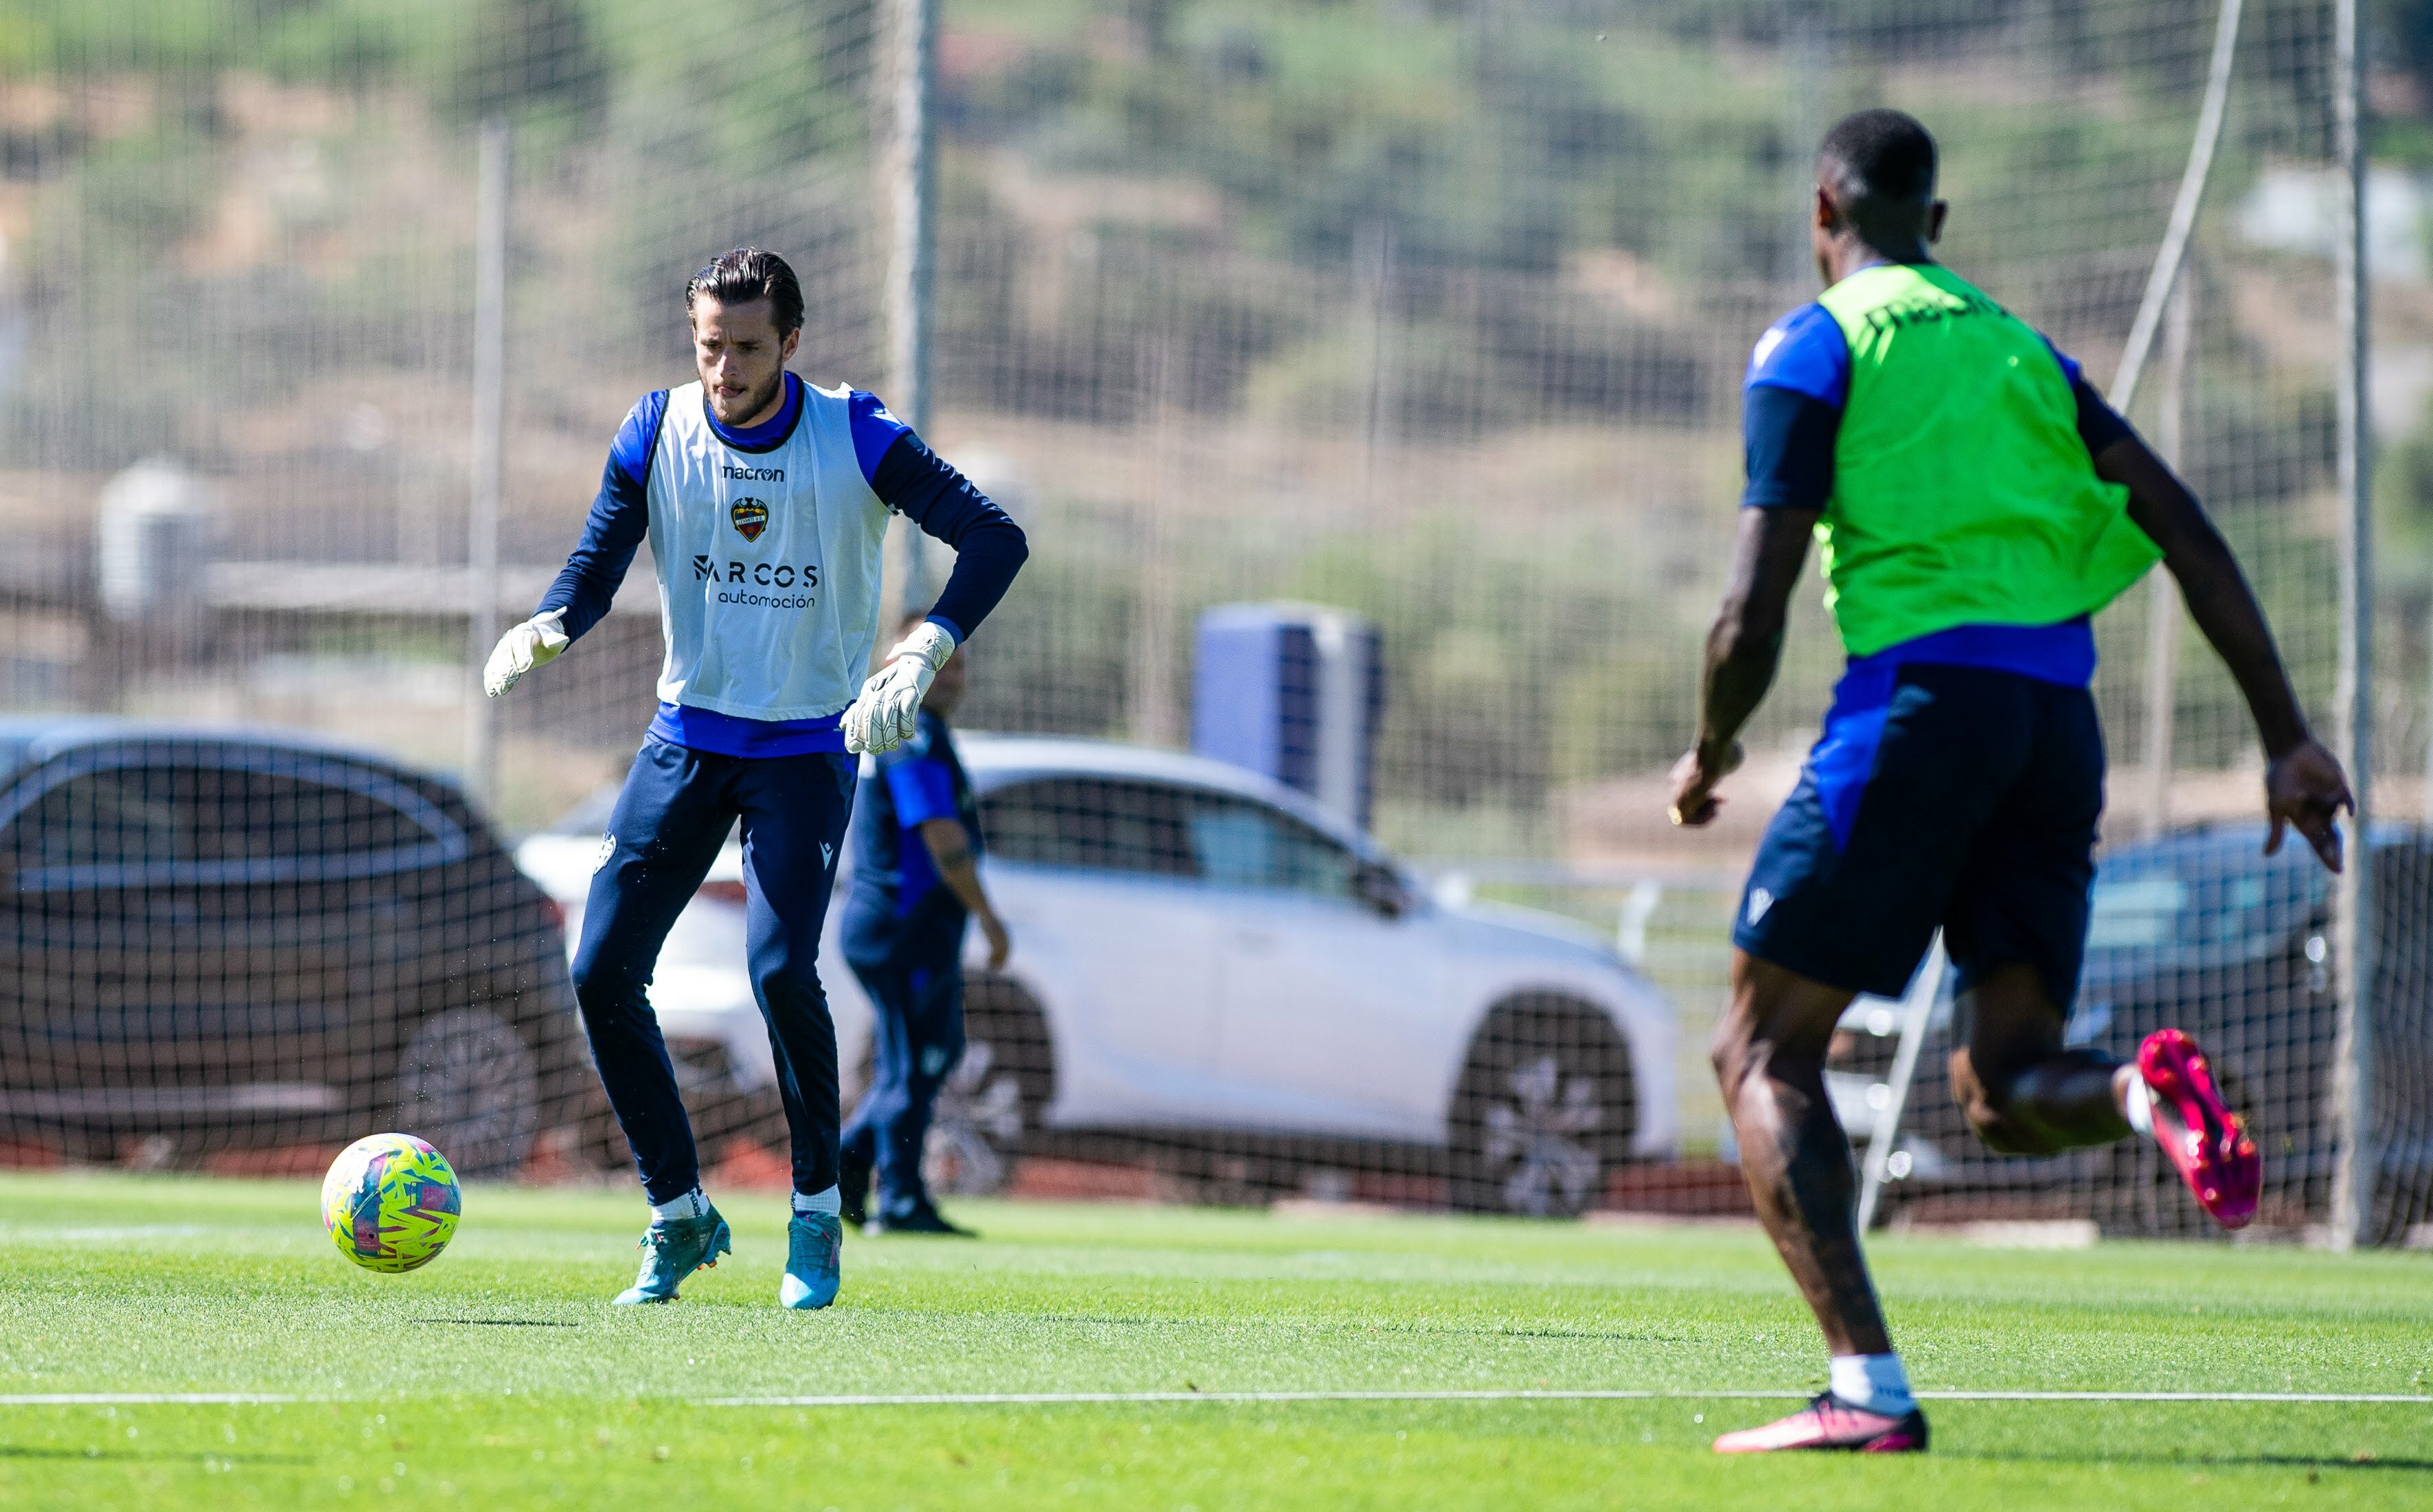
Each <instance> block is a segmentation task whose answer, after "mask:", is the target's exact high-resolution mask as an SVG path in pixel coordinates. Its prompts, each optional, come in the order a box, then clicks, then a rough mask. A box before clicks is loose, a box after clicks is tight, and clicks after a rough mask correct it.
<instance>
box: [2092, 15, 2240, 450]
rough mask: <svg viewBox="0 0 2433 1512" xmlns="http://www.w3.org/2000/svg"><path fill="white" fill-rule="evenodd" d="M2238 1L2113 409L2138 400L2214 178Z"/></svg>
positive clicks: (2222, 38)
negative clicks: (2149, 356) (2168, 299)
mask: <svg viewBox="0 0 2433 1512" xmlns="http://www.w3.org/2000/svg"><path fill="white" fill-rule="evenodd" d="M2239 12H2240V0H2222V5H2221V10H2220V13H2219V14H2218V15H2217V16H2216V17H2215V20H2214V30H2213V59H2212V61H2211V62H2210V63H2209V64H2207V66H2206V70H2205V92H2204V102H2203V104H2202V105H2200V106H2199V107H2198V108H2197V134H2196V140H2195V141H2194V142H2191V143H2190V144H2188V162H2187V166H2186V168H2185V169H2183V170H2182V171H2181V174H2180V192H2179V194H2178V195H2177V196H2176V197H2174V198H2173V199H2172V201H2171V219H2170V223H2169V225H2168V226H2167V227H2165V228H2164V230H2163V246H2162V249H2161V250H2160V251H2158V252H2157V253H2156V254H2155V256H2154V265H2153V266H2152V268H2150V269H2148V270H2147V273H2146V294H2145V297H2143V298H2141V299H2139V300H2138V301H2137V318H2136V319H2135V320H2134V321H2132V322H2130V326H2129V345H2128V347H2127V348H2126V349H2124V350H2123V351H2122V352H2121V354H2120V367H2119V369H2118V371H2117V372H2115V373H2114V374H2113V375H2112V392H2111V395H2110V398H2111V399H2112V407H2113V408H2115V409H2117V410H2120V411H2123V412H2126V411H2127V410H2128V408H2129V405H2130V403H2131V401H2132V400H2134V399H2136V397H2137V378H2138V375H2139V374H2140V373H2142V372H2143V371H2144V370H2145V366H2146V354H2147V353H2148V352H2149V351H2150V350H2152V348H2153V344H2154V331H2155V329H2156V328H2157V327H2158V326H2159V325H2161V323H2162V319H2163V301H2164V300H2165V298H2166V297H2169V294H2170V292H2171V286H2172V285H2173V284H2174V283H2176V282H2177V281H2178V280H2179V277H2180V264H2181V263H2182V262H2183V261H2184V260H2186V257H2187V254H2188V238H2189V237H2190V236H2192V235H2194V234H2195V233H2196V225H2197V205H2198V203H2199V202H2200V201H2201V200H2203V197H2204V186H2205V179H2206V178H2207V177H2208V176H2209V175H2211V174H2212V172H2213V149H2214V147H2215V145H2216V144H2219V143H2220V141H2221V122H2222V114H2223V111H2224V109H2225V107H2227V105H2228V104H2229V101H2230V65H2231V61H2232V59H2233V57H2234V56H2235V55H2236V53H2237V46H2238V17H2239Z"/></svg>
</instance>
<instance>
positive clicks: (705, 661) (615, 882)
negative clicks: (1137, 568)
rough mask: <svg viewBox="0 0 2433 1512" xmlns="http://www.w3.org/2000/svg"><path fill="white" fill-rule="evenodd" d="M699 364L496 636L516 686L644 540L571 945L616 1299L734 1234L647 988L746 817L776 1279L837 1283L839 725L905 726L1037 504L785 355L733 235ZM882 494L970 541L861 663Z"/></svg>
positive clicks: (667, 1283)
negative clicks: (785, 1155) (637, 620)
mask: <svg viewBox="0 0 2433 1512" xmlns="http://www.w3.org/2000/svg"><path fill="white" fill-rule="evenodd" d="M685 311H686V314H687V316H688V319H689V325H690V328H691V332H692V344H693V361H694V366H695V368H696V369H697V371H698V372H699V374H700V378H699V380H698V381H697V382H690V383H687V384H685V385H684V386H682V387H680V388H672V389H662V390H659V391H657V392H655V393H651V394H645V395H643V396H642V398H641V399H640V400H639V401H638V402H637V403H636V404H635V405H634V408H633V411H632V413H630V414H629V415H627V416H625V423H624V425H623V426H622V427H621V428H620V429H619V431H618V432H617V438H616V441H615V442H614V444H613V445H612V446H611V447H610V448H609V452H608V465H607V467H606V468H605V470H604V472H603V473H602V475H601V480H600V494H599V497H598V498H597V499H596V500H595V501H593V503H592V505H591V514H590V518H588V520H587V521H586V522H585V525H584V528H583V538H582V540H581V541H580V542H579V543H578V544H577V545H576V546H575V549H574V552H573V554H572V555H570V556H569V557H568V558H567V563H566V569H565V570H564V571H562V572H560V573H559V574H558V576H557V581H556V582H555V583H554V584H553V585H552V586H551V587H550V590H549V592H548V593H547V594H546V595H544V596H543V597H542V599H541V602H540V606H539V609H538V610H537V611H536V613H535V614H534V616H533V617H532V618H531V619H530V620H525V621H524V622H523V623H521V624H519V625H517V626H516V627H515V628H514V629H512V630H509V631H508V632H507V633H506V635H505V636H504V637H502V638H501V639H500V641H499V645H498V649H497V650H496V651H494V652H492V653H491V654H490V661H489V665H488V668H487V669H486V671H485V674H484V684H485V688H486V689H487V691H488V692H489V694H490V696H491V697H493V698H496V697H499V696H500V695H502V694H503V693H505V692H506V691H507V689H509V688H513V687H514V686H515V684H516V681H517V679H518V678H520V677H522V676H523V675H524V674H525V673H526V672H529V671H532V669H533V668H535V667H536V666H538V665H540V664H541V663H543V662H546V661H549V660H552V659H553V658H554V657H556V656H557V655H558V654H560V653H562V652H564V651H565V649H566V648H567V646H568V645H569V644H570V643H571V642H572V641H573V640H575V639H576V638H578V637H581V636H582V634H583V633H584V632H585V631H586V630H588V629H590V628H591V626H592V625H594V624H596V623H598V622H599V620H600V617H601V616H602V615H604V614H605V613H607V611H608V603H609V600H610V599H611V598H612V597H613V596H614V595H615V593H616V591H617V586H618V585H619V584H620V583H621V582H622V581H623V580H624V576H625V570H626V569H627V568H628V567H630V566H631V565H632V564H633V560H634V552H635V549H636V548H637V547H638V546H639V545H640V544H641V543H642V542H643V540H645V539H648V540H649V541H650V543H651V557H652V560H653V561H654V562H655V564H656V566H657V569H658V580H659V585H658V586H659V611H660V622H661V624H662V626H663V627H664V629H665V632H666V637H667V659H666V662H665V664H664V666H663V667H662V668H661V670H660V672H659V684H658V694H659V709H658V714H657V715H656V717H655V718H654V719H653V720H652V721H651V725H650V729H649V731H648V733H647V734H645V736H644V737H643V739H642V748H641V750H640V752H639V753H638V755H637V756H635V758H634V765H633V768H632V770H631V772H630V773H628V774H627V776H626V778H625V786H624V790H623V791H622V792H621V794H620V795H619V797H618V800H617V807H616V811H615V813H614V814H613V815H612V816H611V818H610V819H609V822H608V835H607V838H606V840H605V841H604V842H603V844H602V848H601V859H600V866H599V870H598V871H596V872H595V873H594V874H593V875H592V878H591V895H590V899H589V901H588V903H587V906H586V908H585V910H584V915H583V938H582V940H581V941H580V942H579V943H578V944H577V946H576V949H575V954H574V991H575V996H576V998H577V1000H578V1001H579V1002H580V1003H581V1005H582V1009H583V1022H584V1027H585V1028H586V1029H587V1031H588V1033H589V1035H590V1039H591V1052H592V1058H593V1060H594V1061H595V1062H598V1064H599V1067H600V1079H601V1081H602V1083H603V1084H604V1086H605V1087H606V1089H607V1093H608V1101H609V1104H610V1106H611V1107H613V1108H614V1109H615V1110H616V1113H617V1121H618V1123H619V1125H620V1126H621V1127H622V1128H623V1130H624V1131H625V1139H626V1143H628V1144H629V1145H631V1146H632V1147H633V1150H634V1163H635V1164H636V1166H637V1167H638V1169H639V1171H640V1173H641V1178H642V1190H643V1193H644V1195H645V1196H646V1197H647V1198H649V1201H650V1204H651V1226H650V1229H649V1231H648V1232H645V1233H644V1234H643V1236H642V1250H643V1258H642V1266H641V1273H640V1274H639V1275H638V1277H636V1278H635V1282H634V1284H633V1286H632V1287H630V1288H629V1289H627V1290H626V1291H625V1292H624V1293H623V1294H622V1295H621V1296H620V1297H618V1299H617V1300H618V1301H619V1302H620V1303H625V1304H631V1303H639V1302H666V1301H672V1300H675V1296H676V1288H677V1287H678V1286H679V1285H680V1284H681V1283H683V1281H684V1279H685V1278H686V1277H688V1276H689V1275H691V1274H692V1273H693V1272H694V1271H696V1270H698V1269H701V1268H702V1267H704V1266H710V1265H714V1264H716V1263H717V1259H718V1257H719V1256H720V1255H722V1254H726V1253H728V1252H730V1250H731V1249H732V1242H731V1240H730V1237H729V1235H728V1232H727V1227H726V1222H725V1220H724V1219H723V1218H721V1217H720V1216H719V1215H718V1210H717V1209H716V1208H714V1207H712V1206H710V1203H709V1198H707V1197H706V1195H704V1193H703V1192H702V1189H701V1164H700V1160H699V1156H698V1154H697V1152H696V1150H695V1148H694V1146H693V1138H692V1128H691V1125H690V1124H689V1122H688V1121H687V1119H686V1117H685V1110H684V1104H683V1102H682V1101H681V1100H679V1098H678V1097H677V1095H676V1079H675V1072H674V1068H673V1067H672V1065H671V1064H670V1063H669V1061H668V1051H667V1045H666V1042H665V1041H664V1040H663V1039H662V1038H661V1037H660V1034H659V1026H658V1020H657V1018H656V1017H655V1015H654V1014H653V1013H652V1011H651V1005H650V1001H649V998H648V996H647V995H646V993H645V989H646V988H647V987H648V986H649V984H650V980H651V972H652V968H653V967H654V965H655V963H656V961H657V960H658V954H659V946H660V944H661V943H662V942H663V941H665V940H666V938H667V933H668V930H669V928H670V927H671V926H672V925H673V924H674V923H675V920H676V915H677V914H679V913H681V912H682V911H683V910H684V908H685V905H686V904H687V903H689V902H690V901H691V899H692V895H693V893H694V892H695V891H696V890H697V889H699V888H700V886H701V883H702V878H703V877H704V876H705V875H707V873H708V870H709V865H710V862H711V861H712V860H713V859H714V858H716V857H717V855H718V851H719V848H720V846H721V845H722V844H723V843H724V841H725V839H726V835H727V831H728V830H729V829H730V828H731V827H733V826H734V825H735V824H736V823H737V821H739V820H740V821H741V827H742V836H743V881H744V890H745V895H746V901H745V911H746V921H747V923H746V928H747V935H748V948H749V952H750V958H751V971H752V986H753V992H754V994H755V995H756V996H757V999H758V1001H759V1004H760V1011H761V1014H762V1015H763V1016H764V1017H765V1018H766V1019H767V1020H768V1023H769V1045H770V1048H771V1049H772V1050H773V1051H774V1054H775V1057H776V1062H777V1088H778V1093H779V1096H780V1097H781V1098H782V1099H783V1101H784V1103H785V1107H786V1121H787V1124H788V1126H789V1128H790V1130H791V1134H792V1140H793V1177H794V1203H793V1208H794V1215H793V1221H792V1223H791V1226H790V1228H789V1231H788V1243H787V1259H786V1274H785V1279H784V1280H783V1281H782V1282H780V1283H779V1286H778V1300H779V1302H780V1303H781V1304H782V1305H784V1306H786V1307H791V1308H818V1307H825V1306H826V1305H827V1304H828V1303H829V1302H831V1301H833V1300H835V1299H836V1294H837V1287H838V1284H839V1279H840V1275H841V1271H840V1265H839V1262H840V1251H841V1249H842V1243H843V1227H842V1224H841V1222H840V1221H839V1219H838V1217H837V1212H838V1205H839V1200H838V1191H837V1139H838V1130H839V1124H840V1117H839V1112H838V1106H837V1049H836V1026H835V1023H834V1022H833V1021H832V1020H831V1019H830V1018H829V1016H828V1006H827V998H826V996H825V994H824V993H823V992H822V991H821V989H820V979H819V972H818V966H817V960H818V956H819V944H820V928H821V925H822V922H823V920H824V919H825V915H826V912H827V905H828V893H829V891H830V888H831V886H832V884H833V883H834V880H835V876H836V860H837V856H838V853H839V851H840V849H841V848H842V845H843V842H844V833H845V821H846V819H847V817H848V816H849V815H850V813H851V811H852V806H853V793H854V780H855V765H854V763H853V762H852V761H851V760H850V759H849V756H848V753H859V752H865V751H867V752H874V753H876V752H885V751H892V750H893V749H894V748H895V747H896V746H897V745H898V744H900V743H901V742H903V741H904V740H905V739H908V738H910V736H911V735H912V733H913V731H914V729H915V727H916V722H917V720H918V718H919V713H920V707H921V699H922V695H923V693H924V692H926V691H927V688H928V686H929V681H930V679H931V678H932V677H933V676H934V675H935V674H936V671H937V670H938V668H940V667H942V666H944V664H945V661H946V658H947V657H948V656H950V655H952V654H954V650H955V647H956V646H957V645H958V644H960V643H961V642H962V641H963V640H965V639H967V638H969V637H970V636H971V634H972V632H973V631H975V630H977V629H978V628H979V624H980V621H981V620H983V619H985V618H986V617H987V615H988V613H989V611H990V610H991V609H993V608H995V606H996V603H997V601H998V600H999V599H1001V598H1002V597H1004V595H1005V590H1006V588H1007V586H1009V585H1011V584H1012V581H1013V577H1014V574H1015V573H1016V572H1017V571H1019V570H1020V569H1021V567H1022V563H1023V560H1024V558H1025V557H1026V556H1027V555H1028V553H1029V548H1028V546H1027V545H1026V543H1025V542H1024V540H1023V535H1022V531H1021V529H1020V528H1019V527H1018V526H1016V525H1015V524H1014V523H1013V521H1012V519H1010V518H1007V517H1006V515H1005V512H1004V511H1003V510H1000V509H998V508H997V507H996V506H995V504H993V503H991V502H990V501H988V500H987V499H986V498H985V497H983V496H982V495H981V494H980V493H979V491H978V489H976V488H974V487H973V486H972V485H971V484H969V483H968V482H966V481H965V480H964V479H963V477H962V476H961V474H960V473H958V472H956V471H955V469H954V468H952V467H948V466H947V465H946V464H945V463H944V462H943V461H941V460H940V459H939V458H938V457H937V456H936V455H934V454H933V453H931V452H930V450H928V448H927V447H925V446H923V445H922V443H921V439H920V437H918V436H917V435H915V434H913V433H912V432H911V430H910V428H909V427H907V426H906V425H904V424H903V422H901V421H899V420H897V419H896V418H895V417H894V416H892V415H890V414H888V413H887V409H886V407H885V406H884V405H882V404H880V403H879V401H878V400H877V399H875V398H873V397H872V396H870V395H868V394H865V393H862V392H860V391H859V390H856V389H851V388H845V387H838V388H834V389H824V388H814V387H812V386H810V385H809V384H808V383H805V382H803V381H802V380H801V379H799V378H797V377H796V376H794V375H793V374H792V373H790V372H788V371H787V370H786V364H787V362H788V361H790V360H791V358H792V357H793V355H794V349H795V347H796V345H797V343H798V342H799V341H800V339H801V336H802V326H803V294H802V286H801V285H800V284H799V283H798V282H797V281H796V280H795V278H794V272H793V270H792V269H791V268H790V267H788V266H787V265H786V263H785V261H784V260H783V259H781V258H779V257H777V256H775V255H774V254H773V253H769V252H765V251H762V250H760V249H759V248H757V247H748V246H747V247H741V248H739V249H737V250H735V251H732V252H729V253H727V254H726V255H725V256H723V257H721V258H720V259H718V260H717V261H716V262H714V263H710V264H709V265H708V266H706V267H705V268H703V269H702V270H701V271H700V272H698V273H696V274H694V275H693V277H692V280H691V281H690V282H689V284H688V285H686V288H685ZM891 513H895V514H901V515H903V516H905V517H906V518H909V519H910V520H911V521H912V522H913V523H915V524H916V525H918V526H920V528H921V529H922V530H923V531H925V532H927V534H929V535H933V536H936V537H937V538H938V539H940V540H942V541H944V542H946V543H947V544H948V545H950V546H952V547H953V548H954V549H955V553H956V554H955V568H954V571H953V572H952V573H951V574H950V575H949V576H948V578H947V580H946V586H945V589H944V592H942V593H941V594H939V596H938V603H937V607H936V609H935V610H934V611H932V612H931V614H930V615H929V617H928V619H927V620H924V621H923V622H922V623H920V624H919V625H917V626H915V627H914V628H913V630H912V631H911V633H910V634H909V635H907V636H906V637H904V638H903V640H902V641H900V642H899V643H898V644H897V645H896V646H895V647H894V649H893V651H891V652H890V653H889V654H888V661H887V665H886V666H885V667H884V668H883V669H882V670H881V671H879V672H878V673H877V674H876V676H872V677H870V678H869V679H868V681H867V682H865V681H864V680H863V675H862V674H863V673H864V671H866V670H867V669H868V668H869V665H870V658H871V653H872V651H873V650H874V649H875V648H876V644H877V635H878V569H879V543H880V540H881V537H882V536H883V535H884V533H885V531H886V527H887V518H888V516H889V515H890V514H891Z"/></svg>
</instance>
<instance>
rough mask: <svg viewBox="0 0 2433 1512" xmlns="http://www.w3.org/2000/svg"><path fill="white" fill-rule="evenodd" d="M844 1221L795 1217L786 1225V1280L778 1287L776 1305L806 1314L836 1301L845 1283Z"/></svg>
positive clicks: (804, 1215) (826, 1216)
mask: <svg viewBox="0 0 2433 1512" xmlns="http://www.w3.org/2000/svg"><path fill="white" fill-rule="evenodd" d="M843 1262H844V1220H842V1218H838V1217H835V1216H833V1215H829V1214H825V1213H797V1214H795V1215H794V1221H793V1222H791V1223H789V1224H787V1225H786V1279H785V1280H783V1281H781V1282H779V1283H777V1304H778V1305H779V1306H781V1307H791V1308H794V1309H796V1310H798V1311H801V1312H808V1311H810V1310H811V1309H812V1308H815V1307H825V1306H826V1305H827V1304H828V1303H830V1302H832V1301H835V1300H836V1294H837V1287H838V1286H839V1285H841V1284H842V1283H843V1280H844V1264H843Z"/></svg>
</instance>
